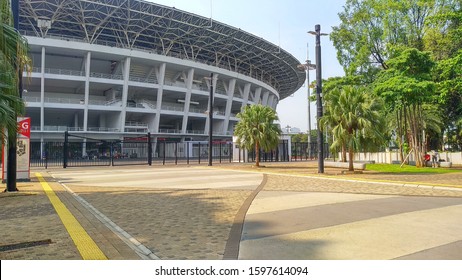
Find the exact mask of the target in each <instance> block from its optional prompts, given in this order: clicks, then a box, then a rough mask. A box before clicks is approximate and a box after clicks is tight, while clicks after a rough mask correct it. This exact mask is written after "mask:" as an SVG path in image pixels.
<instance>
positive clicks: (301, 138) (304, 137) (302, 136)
mask: <svg viewBox="0 0 462 280" xmlns="http://www.w3.org/2000/svg"><path fill="white" fill-rule="evenodd" d="M290 140H291V141H292V143H295V142H299V143H300V142H308V134H306V133H298V134H292V135H290Z"/></svg>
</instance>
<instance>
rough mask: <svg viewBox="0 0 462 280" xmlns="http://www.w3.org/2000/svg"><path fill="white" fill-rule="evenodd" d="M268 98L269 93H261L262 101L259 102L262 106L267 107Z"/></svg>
mask: <svg viewBox="0 0 462 280" xmlns="http://www.w3.org/2000/svg"><path fill="white" fill-rule="evenodd" d="M268 96H269V91H265V93H263V100H262V102H261V104H262V105H263V106H268Z"/></svg>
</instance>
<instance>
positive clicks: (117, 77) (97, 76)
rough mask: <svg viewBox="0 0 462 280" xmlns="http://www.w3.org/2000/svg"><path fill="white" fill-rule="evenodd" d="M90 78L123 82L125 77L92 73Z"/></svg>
mask: <svg viewBox="0 0 462 280" xmlns="http://www.w3.org/2000/svg"><path fill="white" fill-rule="evenodd" d="M90 77H92V78H102V79H111V80H123V79H124V77H123V76H122V75H117V74H106V73H95V72H91V73H90Z"/></svg>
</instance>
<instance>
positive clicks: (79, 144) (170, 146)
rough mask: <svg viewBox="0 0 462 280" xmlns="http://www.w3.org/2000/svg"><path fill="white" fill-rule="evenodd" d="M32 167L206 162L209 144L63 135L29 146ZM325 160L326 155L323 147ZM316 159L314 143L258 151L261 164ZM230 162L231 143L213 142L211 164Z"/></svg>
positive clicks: (284, 144) (144, 137)
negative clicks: (58, 138)
mask: <svg viewBox="0 0 462 280" xmlns="http://www.w3.org/2000/svg"><path fill="white" fill-rule="evenodd" d="M30 149H31V150H30V155H31V160H30V165H31V167H45V168H48V167H49V166H54V167H57V166H62V167H63V168H67V167H79V166H82V167H83V166H122V165H153V164H154V165H167V164H176V165H178V164H201V163H208V152H209V149H208V142H207V141H189V142H169V141H152V138H151V135H150V134H148V135H142V136H138V137H133V138H124V139H123V140H102V139H92V138H88V137H82V136H78V135H73V134H68V133H66V134H65V139H64V141H55V142H49V141H48V142H34V141H31V145H30ZM324 151H326V154H325V157H330V155H329V154H328V151H329V149H328V146H327V144H326V146H325V149H324ZM255 156H256V153H255V152H253V151H252V152H248V154H247V155H246V156H244V152H243V151H239V154H238V157H239V158H236V159H235V160H239V162H245V161H250V162H254V161H255ZM315 158H317V144H316V143H310V145H308V143H298V142H293V143H291V149H289V143H288V141H287V140H283V141H281V142H280V143H279V145H278V147H277V148H276V149H274V150H273V151H271V152H264V151H260V161H262V162H288V161H303V160H312V159H315ZM232 161H233V144H232V143H230V142H214V143H212V162H214V163H224V162H232Z"/></svg>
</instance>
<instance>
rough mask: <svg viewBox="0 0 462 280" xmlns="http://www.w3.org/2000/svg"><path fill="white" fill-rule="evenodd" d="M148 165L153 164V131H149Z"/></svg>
mask: <svg viewBox="0 0 462 280" xmlns="http://www.w3.org/2000/svg"><path fill="white" fill-rule="evenodd" d="M148 165H149V166H151V165H152V140H151V132H148Z"/></svg>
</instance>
